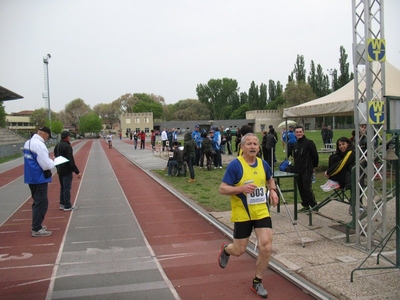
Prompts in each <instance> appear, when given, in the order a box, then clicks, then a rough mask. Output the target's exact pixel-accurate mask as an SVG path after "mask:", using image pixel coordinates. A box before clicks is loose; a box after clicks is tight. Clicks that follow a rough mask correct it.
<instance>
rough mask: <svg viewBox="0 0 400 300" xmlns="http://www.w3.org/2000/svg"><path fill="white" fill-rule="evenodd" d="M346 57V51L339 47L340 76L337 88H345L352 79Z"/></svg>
mask: <svg viewBox="0 0 400 300" xmlns="http://www.w3.org/2000/svg"><path fill="white" fill-rule="evenodd" d="M347 57H348V55H347V54H346V50H345V49H344V47H343V46H340V58H339V65H340V75H339V77H338V88H341V87H342V86H345V85H346V84H347V83H349V82H350V81H351V80H352V79H353V78H354V75H353V73H350V72H349V63H348V62H347Z"/></svg>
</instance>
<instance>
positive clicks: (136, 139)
mask: <svg viewBox="0 0 400 300" xmlns="http://www.w3.org/2000/svg"><path fill="white" fill-rule="evenodd" d="M138 139H139V136H138V133H137V132H136V131H135V132H134V133H133V146H134V147H135V150H136V149H137V143H138Z"/></svg>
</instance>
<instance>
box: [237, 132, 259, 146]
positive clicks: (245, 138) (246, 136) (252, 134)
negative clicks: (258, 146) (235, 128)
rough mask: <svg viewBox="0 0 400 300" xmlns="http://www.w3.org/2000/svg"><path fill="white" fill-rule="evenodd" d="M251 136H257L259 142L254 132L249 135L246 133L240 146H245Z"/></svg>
mask: <svg viewBox="0 0 400 300" xmlns="http://www.w3.org/2000/svg"><path fill="white" fill-rule="evenodd" d="M250 136H255V137H256V138H257V141H258V137H257V135H256V134H254V133H252V132H249V133H246V134H245V135H244V136H242V139H241V140H240V145H242V146H243V145H244V144H245V143H246V140H247V138H248V137H250ZM258 142H259V141H258Z"/></svg>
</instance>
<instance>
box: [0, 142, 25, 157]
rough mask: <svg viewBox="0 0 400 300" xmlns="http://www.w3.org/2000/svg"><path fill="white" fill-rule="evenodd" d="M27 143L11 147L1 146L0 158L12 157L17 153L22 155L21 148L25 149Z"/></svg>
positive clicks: (10, 145) (11, 145)
mask: <svg viewBox="0 0 400 300" xmlns="http://www.w3.org/2000/svg"><path fill="white" fill-rule="evenodd" d="M24 144H25V142H23V143H15V144H9V145H1V146H0V158H3V157H7V156H11V155H14V154H17V153H20V154H21V155H22V150H21V148H23V147H24Z"/></svg>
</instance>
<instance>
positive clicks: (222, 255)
mask: <svg viewBox="0 0 400 300" xmlns="http://www.w3.org/2000/svg"><path fill="white" fill-rule="evenodd" d="M228 244H229V243H225V242H224V243H222V246H221V251H220V252H219V255H218V263H219V266H220V267H221V268H222V269H224V268H225V267H226V265H227V264H228V261H229V256H230V255H229V254H227V253H226V252H225V247H226V246H228Z"/></svg>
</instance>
